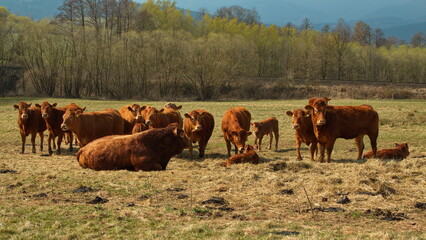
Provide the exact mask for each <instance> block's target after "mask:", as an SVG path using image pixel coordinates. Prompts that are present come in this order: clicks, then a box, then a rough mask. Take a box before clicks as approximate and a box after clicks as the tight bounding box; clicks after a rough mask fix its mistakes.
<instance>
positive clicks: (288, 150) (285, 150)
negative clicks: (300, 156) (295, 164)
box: [273, 148, 309, 153]
mask: <svg viewBox="0 0 426 240" xmlns="http://www.w3.org/2000/svg"><path fill="white" fill-rule="evenodd" d="M303 149H305V150H306V149H308V148H300V150H303ZM308 150H309V149H308ZM273 151H274V152H277V153H286V152H291V151H296V149H295V148H288V149H278V150H273Z"/></svg>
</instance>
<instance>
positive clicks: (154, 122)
mask: <svg viewBox="0 0 426 240" xmlns="http://www.w3.org/2000/svg"><path fill="white" fill-rule="evenodd" d="M144 107H145V110H144V111H143V112H142V115H143V117H144V120H145V124H146V125H148V126H149V128H164V127H167V126H168V125H169V124H170V119H169V116H167V114H165V113H163V112H164V109H163V108H162V109H160V110H157V109H156V108H154V107H150V106H144Z"/></svg>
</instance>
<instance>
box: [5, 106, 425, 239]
mask: <svg viewBox="0 0 426 240" xmlns="http://www.w3.org/2000/svg"><path fill="white" fill-rule="evenodd" d="M21 100H24V101H27V102H29V103H32V104H33V105H34V104H35V103H41V102H43V101H45V100H47V101H49V102H50V103H54V102H56V103H58V105H59V106H62V105H66V104H68V103H71V102H75V103H77V104H78V105H80V106H82V107H87V111H95V110H101V109H104V108H116V109H118V108H119V107H120V106H123V105H125V104H130V103H138V104H140V105H152V106H154V107H158V108H159V107H161V106H163V105H164V104H165V102H138V101H131V100H129V101H101V100H82V99H53V98H48V99H44V98H43V99H42V98H22V99H21V98H1V99H0V126H1V127H0V180H1V181H0V239H282V238H297V239H425V238H426V210H425V208H426V207H425V205H422V204H421V203H425V202H426V187H425V186H426V176H425V175H426V147H425V146H426V101H416V100H352V99H333V100H331V101H330V104H332V105H360V104H370V105H372V106H373V107H374V109H375V110H376V111H377V112H378V113H379V117H380V132H379V138H378V148H379V149H380V148H392V147H393V146H394V143H403V142H408V144H409V147H410V156H409V157H408V158H407V159H404V160H401V161H395V160H379V159H369V160H366V159H363V160H356V159H355V158H356V155H357V150H356V146H355V143H354V141H353V140H343V139H338V140H337V142H336V144H335V147H334V151H333V154H332V162H331V163H330V164H326V163H322V164H321V163H318V162H311V161H310V160H309V153H308V152H309V151H308V147H306V145H302V150H301V153H302V156H303V157H304V160H302V161H297V160H296V152H295V143H294V130H293V129H292V126H291V120H290V118H289V117H288V116H287V115H285V111H287V110H293V109H297V108H303V107H304V106H305V105H306V103H307V100H273V101H272V100H267V101H244V102H238V101H235V102H177V104H181V105H182V106H183V108H182V110H181V114H182V115H183V114H184V113H186V112H189V111H191V110H194V109H198V108H203V109H206V110H208V111H210V112H211V113H212V114H213V116H214V117H215V129H214V132H213V136H212V138H211V139H210V142H209V144H208V145H207V148H206V157H205V158H204V159H198V158H195V157H194V158H193V159H190V158H189V157H188V155H189V154H188V151H187V150H184V152H183V153H182V154H181V155H179V156H176V157H174V158H172V160H171V161H170V163H169V165H168V166H167V170H166V171H161V172H129V171H125V170H121V171H93V170H90V169H83V168H81V167H80V166H79V165H78V163H77V161H76V157H75V153H76V150H74V152H71V153H70V152H68V151H67V149H66V147H65V146H64V144H63V146H62V147H63V151H62V152H63V155H61V156H57V155H52V156H46V154H47V145H46V144H47V143H46V142H45V145H44V151H43V152H40V150H39V147H37V153H35V154H33V153H31V146H30V144H29V143H30V141H29V138H27V145H26V152H25V154H19V151H20V145H21V139H20V135H19V130H18V125H17V116H18V113H17V111H15V110H14V109H13V104H17V103H18V102H19V101H21ZM236 106H244V107H246V108H247V109H248V110H249V111H250V112H251V114H252V121H258V120H262V119H265V118H267V117H271V116H275V117H277V118H278V120H279V126H280V139H279V146H278V150H277V151H273V150H267V148H266V146H267V145H268V143H269V139H268V137H266V138H264V140H263V144H262V147H263V148H262V152H259V153H258V154H259V156H260V158H261V161H262V162H261V163H260V164H258V165H252V164H239V165H234V166H231V167H229V168H225V167H222V166H220V163H222V162H224V161H225V160H226V159H227V156H226V146H225V142H224V140H223V136H222V132H221V127H220V126H221V120H222V115H223V113H224V112H225V111H226V110H227V109H229V108H231V107H236ZM45 135H46V136H47V132H45ZM46 140H47V137H45V141H46ZM36 141H37V144H38V143H39V138H37V140H36ZM253 142H254V136H250V137H249V140H248V143H249V144H253ZM364 143H365V145H366V149H365V150H366V151H369V150H371V146H370V143H369V139H368V137H365V138H364ZM76 148H77V149H78V147H76ZM194 156H198V151H197V149H196V148H194ZM96 197H100V198H97V199H96ZM93 203H95V204H93Z"/></svg>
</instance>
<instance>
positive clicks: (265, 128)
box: [251, 117, 279, 152]
mask: <svg viewBox="0 0 426 240" xmlns="http://www.w3.org/2000/svg"><path fill="white" fill-rule="evenodd" d="M251 126H252V127H253V133H254V136H255V139H254V144H255V145H257V146H258V149H259V152H260V151H261V146H262V139H263V136H265V135H269V147H268V149H271V147H272V139H273V136H272V133H273V134H274V136H275V150H277V148H278V138H279V130H278V120H277V119H276V118H275V117H271V118H267V119H264V120H262V121H259V122H254V123H251ZM258 141H259V144H258V143H257V142H258Z"/></svg>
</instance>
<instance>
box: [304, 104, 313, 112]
mask: <svg viewBox="0 0 426 240" xmlns="http://www.w3.org/2000/svg"><path fill="white" fill-rule="evenodd" d="M305 109H306V110H308V111H311V110H312V109H314V108H313V107H312V106H311V105H306V106H305Z"/></svg>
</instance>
